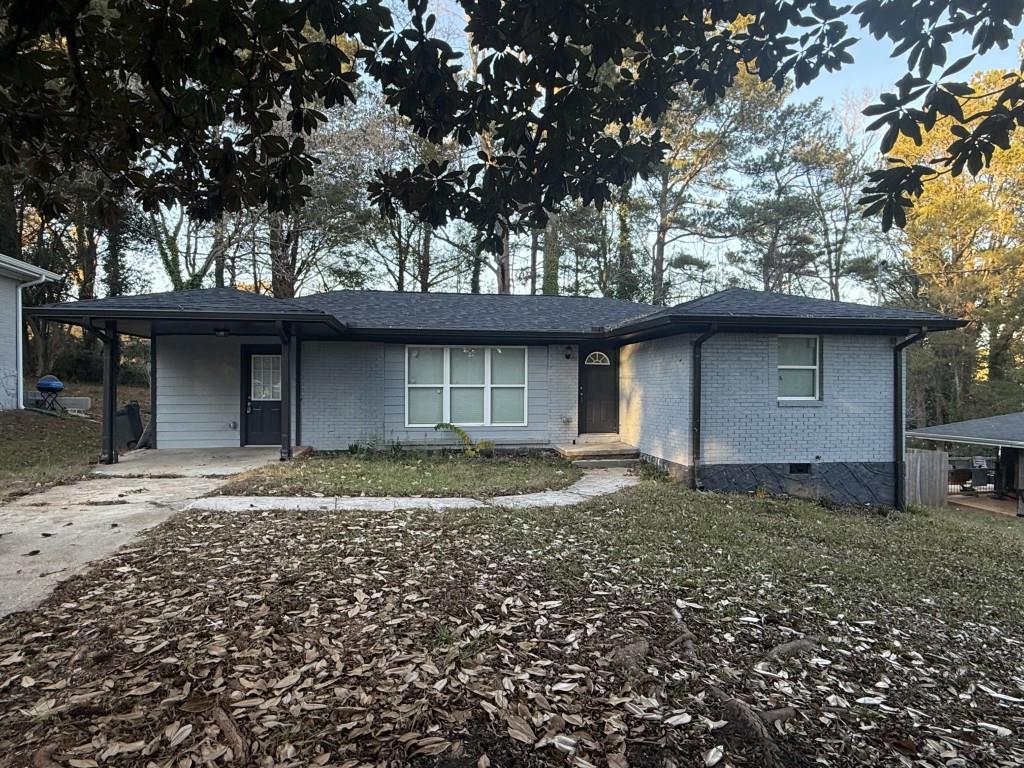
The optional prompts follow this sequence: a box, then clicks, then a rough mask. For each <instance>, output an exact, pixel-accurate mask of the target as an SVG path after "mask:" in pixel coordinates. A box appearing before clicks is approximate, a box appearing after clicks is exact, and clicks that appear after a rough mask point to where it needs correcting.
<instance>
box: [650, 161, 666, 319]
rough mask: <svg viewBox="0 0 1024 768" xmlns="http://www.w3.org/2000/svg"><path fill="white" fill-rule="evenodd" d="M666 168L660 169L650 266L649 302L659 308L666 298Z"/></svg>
mask: <svg viewBox="0 0 1024 768" xmlns="http://www.w3.org/2000/svg"><path fill="white" fill-rule="evenodd" d="M668 182H669V177H668V168H662V169H661V185H660V187H659V189H658V227H657V229H656V230H655V233H654V259H653V262H652V264H651V293H652V298H651V302H652V303H653V304H657V305H659V306H661V305H663V304H665V302H666V300H667V298H668V287H667V286H666V285H665V241H666V240H667V239H668V228H669V215H670V214H669V210H668Z"/></svg>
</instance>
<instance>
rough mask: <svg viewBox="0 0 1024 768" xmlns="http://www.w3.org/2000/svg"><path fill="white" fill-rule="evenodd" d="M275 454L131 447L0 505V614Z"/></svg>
mask: <svg viewBox="0 0 1024 768" xmlns="http://www.w3.org/2000/svg"><path fill="white" fill-rule="evenodd" d="M277 458H278V452H277V451H276V450H274V449H269V450H268V449H253V450H246V451H240V450H239V449H228V450H224V451H209V450H207V451H174V450H169V451H163V450H161V451H134V452H132V453H129V454H126V455H125V456H123V457H122V459H121V461H120V462H119V463H118V464H114V465H111V466H110V467H102V468H100V469H99V470H98V471H97V472H96V473H95V474H96V475H97V477H95V478H94V479H91V480H82V481H80V482H77V483H71V484H70V485H61V486H56V487H54V488H48V489H46V490H43V491H40V492H39V493H33V494H30V495H28V496H22V497H20V498H17V499H14V500H13V501H11V502H8V503H7V504H2V505H0V616H4V615H6V614H8V613H13V612H14V611H23V610H27V609H30V608H34V607H35V606H36V605H38V604H39V603H40V602H41V601H42V600H44V599H45V598H46V597H47V596H48V595H49V594H50V592H52V591H53V589H54V587H55V586H56V585H57V584H58V583H59V582H61V581H63V580H65V579H67V578H69V577H71V576H73V575H75V574H76V573H80V572H82V571H83V570H85V568H86V567H87V565H88V564H89V563H90V562H91V561H93V560H99V559H101V558H104V557H108V556H110V555H111V554H113V553H114V552H116V551H117V550H118V549H120V548H121V547H122V546H124V545H125V544H127V543H129V542H130V541H131V540H132V539H133V538H134V537H135V535H136V534H138V533H139V532H140V531H144V530H146V529H147V528H151V527H152V526H154V525H157V524H158V523H162V522H163V521H164V520H166V519H167V518H169V517H171V516H172V515H173V514H174V513H176V512H179V511H180V510H182V509H184V508H185V507H186V505H188V503H189V502H191V501H192V500H194V499H196V498H197V497H199V496H203V495H204V494H207V493H210V492H212V491H214V490H215V489H216V488H218V487H219V486H220V485H221V484H223V483H224V482H226V479H227V477H228V476H230V475H234V474H237V473H239V472H243V471H246V470H248V469H252V468H253V467H255V466H259V465H260V464H265V463H268V462H270V461H276V460H277ZM210 475H213V477H211V476H210Z"/></svg>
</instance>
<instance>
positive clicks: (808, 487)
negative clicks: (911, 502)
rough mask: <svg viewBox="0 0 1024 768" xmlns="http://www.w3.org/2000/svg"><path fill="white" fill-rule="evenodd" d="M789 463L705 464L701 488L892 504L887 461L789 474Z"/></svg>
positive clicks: (816, 466)
mask: <svg viewBox="0 0 1024 768" xmlns="http://www.w3.org/2000/svg"><path fill="white" fill-rule="evenodd" d="M790 469H791V466H790V465H789V464H707V465H703V466H701V468H700V481H701V486H702V487H703V488H705V489H707V490H714V491H738V492H750V491H755V490H757V489H759V488H760V489H762V490H764V491H767V492H768V493H772V494H786V495H788V496H798V497H801V498H810V499H823V498H829V499H831V500H832V501H834V502H836V503H839V504H867V505H871V506H880V507H891V506H893V505H894V504H895V503H896V471H895V464H894V463H893V462H891V461H840V462H822V463H815V464H811V465H810V471H809V472H807V473H805V474H804V473H801V474H791V473H790Z"/></svg>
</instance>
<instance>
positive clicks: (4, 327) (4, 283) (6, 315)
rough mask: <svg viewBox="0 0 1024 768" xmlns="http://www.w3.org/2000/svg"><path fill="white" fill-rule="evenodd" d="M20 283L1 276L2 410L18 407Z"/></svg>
mask: <svg viewBox="0 0 1024 768" xmlns="http://www.w3.org/2000/svg"><path fill="white" fill-rule="evenodd" d="M17 306H18V283H17V282H16V281H14V280H11V279H9V278H6V277H0V411H2V410H5V409H8V408H17V407H18V387H19V386H21V382H20V380H19V379H20V377H19V372H18V333H19V332H20V329H21V318H20V317H18V312H17Z"/></svg>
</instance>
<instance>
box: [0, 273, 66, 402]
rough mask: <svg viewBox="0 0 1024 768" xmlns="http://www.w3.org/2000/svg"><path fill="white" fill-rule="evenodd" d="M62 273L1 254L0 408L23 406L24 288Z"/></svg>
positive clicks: (54, 278) (53, 278) (54, 277)
mask: <svg viewBox="0 0 1024 768" xmlns="http://www.w3.org/2000/svg"><path fill="white" fill-rule="evenodd" d="M47 280H60V277H59V276H57V275H55V274H53V272H49V271H47V270H45V269H40V268H39V267H36V266H33V265H32V264H26V263H25V262H24V261H18V259H13V258H11V257H10V256H4V255H2V254H0V411H4V410H10V409H12V408H22V407H24V394H23V388H22V381H23V370H24V368H23V366H22V360H23V356H24V352H23V349H22V344H23V342H22V337H23V335H24V334H23V333H22V319H21V315H22V311H21V292H22V289H24V288H27V287H30V286H33V285H39V283H42V282H45V281H47Z"/></svg>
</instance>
